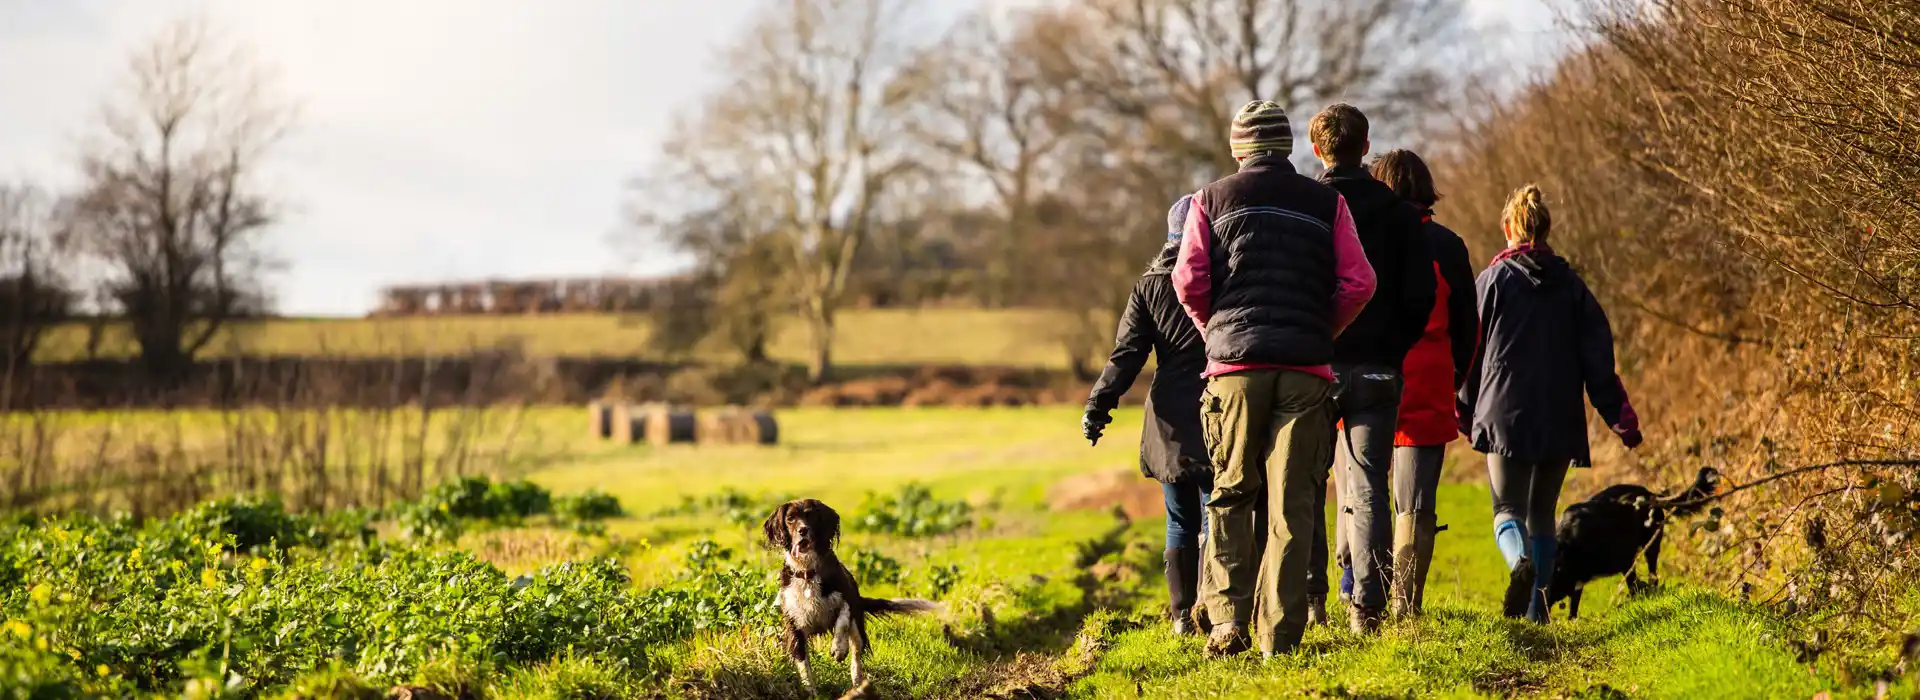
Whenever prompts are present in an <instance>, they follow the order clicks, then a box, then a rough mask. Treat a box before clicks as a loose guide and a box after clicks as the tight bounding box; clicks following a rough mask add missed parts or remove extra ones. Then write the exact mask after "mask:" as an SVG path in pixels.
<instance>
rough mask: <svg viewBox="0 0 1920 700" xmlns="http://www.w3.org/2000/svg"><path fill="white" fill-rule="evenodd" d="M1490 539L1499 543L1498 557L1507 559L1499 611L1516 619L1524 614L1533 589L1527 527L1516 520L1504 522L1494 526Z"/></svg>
mask: <svg viewBox="0 0 1920 700" xmlns="http://www.w3.org/2000/svg"><path fill="white" fill-rule="evenodd" d="M1493 541H1494V543H1495V544H1497V545H1499V546H1500V556H1502V557H1505V558H1506V560H1507V594H1506V596H1505V598H1504V600H1503V601H1502V604H1501V606H1500V609H1501V613H1502V614H1504V615H1506V616H1507V617H1515V618H1517V617H1520V616H1522V615H1525V614H1526V613H1527V603H1528V599H1530V598H1531V597H1532V596H1531V595H1530V593H1531V592H1532V590H1533V579H1534V566H1533V560H1531V559H1529V558H1528V557H1527V528H1526V526H1525V525H1522V524H1520V521H1518V520H1507V521H1503V522H1501V523H1500V524H1499V525H1496V526H1494V528H1493Z"/></svg>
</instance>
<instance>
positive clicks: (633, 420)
mask: <svg viewBox="0 0 1920 700" xmlns="http://www.w3.org/2000/svg"><path fill="white" fill-rule="evenodd" d="M608 420H609V422H610V423H611V425H612V428H611V432H610V433H609V435H608V437H611V438H612V439H613V441H614V442H617V443H620V444H622V445H631V444H633V443H636V442H639V441H640V439H641V437H642V436H644V435H646V429H645V427H644V425H643V421H644V420H645V416H644V414H643V413H642V411H641V410H640V409H639V407H637V406H634V405H632V404H627V403H618V404H614V406H613V411H612V415H611V416H610V417H609V419H608Z"/></svg>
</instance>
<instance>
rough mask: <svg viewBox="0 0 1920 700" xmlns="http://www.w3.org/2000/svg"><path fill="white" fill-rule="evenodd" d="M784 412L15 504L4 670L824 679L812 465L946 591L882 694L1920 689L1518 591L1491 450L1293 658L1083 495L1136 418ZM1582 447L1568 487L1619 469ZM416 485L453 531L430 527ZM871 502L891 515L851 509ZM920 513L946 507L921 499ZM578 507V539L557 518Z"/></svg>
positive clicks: (894, 550)
mask: <svg viewBox="0 0 1920 700" xmlns="http://www.w3.org/2000/svg"><path fill="white" fill-rule="evenodd" d="M782 418H783V421H784V425H783V428H785V430H784V431H783V434H784V435H786V436H790V439H789V440H788V441H787V442H786V443H785V444H783V445H781V446H778V447H771V448H761V447H744V446H738V447H735V446H728V447H706V448H694V447H687V448H679V447H676V448H670V449H655V448H648V447H596V448H589V449H582V450H581V451H580V452H579V457H578V459H577V460H575V461H574V462H572V463H570V464H567V465H564V466H560V467H556V468H551V469H546V470H542V471H538V472H535V473H531V474H528V475H526V478H525V479H524V480H507V481H490V480H483V479H474V480H459V481H454V482H450V483H446V484H442V485H440V486H438V487H436V488H434V489H431V490H430V492H429V493H428V494H427V495H426V496H424V497H423V498H421V499H419V500H417V501H413V502H409V503H407V504H403V505H400V506H395V507H393V508H389V509H386V510H385V511H380V512H349V511H336V512H329V513H324V514H302V513H289V512H287V511H286V510H285V509H282V508H279V507H278V506H277V505H276V504H274V503H273V502H271V501H260V500H250V499H228V500H223V501H217V502H213V503H208V504H203V505H202V506H199V507H196V508H194V509H192V510H189V511H186V512H183V513H181V514H179V515H176V516H173V517H169V518H164V519H155V520H149V521H146V522H134V521H131V520H124V519H121V520H115V519H94V518H85V517H72V518H59V519H51V520H28V521H17V522H14V523H12V524H10V525H8V526H7V527H5V529H4V531H0V618H4V622H0V689H3V690H0V697H72V696H98V695H107V696H154V697H178V696H183V695H184V696H189V697H257V696H283V697H381V696H384V695H385V694H386V693H387V692H388V691H389V689H390V688H393V687H394V686H401V685H404V686H411V687H416V688H423V689H431V690H435V691H437V692H441V693H444V694H447V695H449V696H451V697H460V698H482V697H485V698H522V697H544V698H600V697H693V698H753V697H766V698H775V697H779V698H786V697H798V696H801V695H802V691H801V687H800V685H799V678H798V675H797V674H796V673H795V671H794V669H793V668H792V665H791V664H790V663H789V662H788V661H787V660H786V659H785V656H784V653H783V652H781V650H780V646H779V640H778V635H777V627H778V624H777V617H776V614H775V611H774V609H773V607H772V603H773V598H774V590H773V586H774V572H775V571H777V569H778V561H779V559H778V553H776V552H773V551H771V550H769V549H767V548H766V547H765V546H764V545H763V544H762V542H761V538H762V536H761V534H760V531H759V521H760V519H761V518H764V517H765V513H766V512H767V510H770V509H771V507H772V506H773V505H774V504H777V503H779V502H781V501H783V500H786V499H788V498H792V497H794V496H801V497H811V498H819V499H821V500H823V501H825V502H827V503H828V504H829V505H833V506H834V507H836V508H837V509H839V510H840V511H841V512H842V514H843V517H845V518H846V520H847V522H848V524H849V526H848V527H847V528H846V532H845V533H844V534H843V537H842V540H841V542H840V545H839V551H840V553H841V556H842V558H843V559H844V560H845V561H846V563H847V564H848V566H849V567H851V568H852V569H853V570H854V571H855V574H856V576H858V577H859V579H860V583H861V586H862V591H863V593H865V594H867V595H872V596H885V597H895V596H909V595H910V596H917V597H927V598H931V599H934V600H937V601H939V602H941V603H942V605H943V608H944V610H942V611H941V612H940V613H938V614H935V615H931V616H924V617H908V618H889V619H885V620H878V621H875V622H874V623H873V625H872V636H873V639H874V652H873V655H872V656H871V657H870V659H869V661H870V666H869V668H870V671H871V675H872V677H873V679H874V687H873V691H874V692H875V693H876V694H877V695H878V696H880V697H952V698H977V697H1088V698H1135V697H1189V696H1199V697H1268V696H1276V695H1278V696H1295V695H1303V694H1304V695H1315V694H1317V695H1322V696H1335V697H1401V696H1408V695H1420V696H1443V697H1447V696H1451V697H1502V696H1513V695H1521V696H1548V697H1596V698H1614V697H1636V698H1639V697H1702V696H1711V697H1808V696H1811V695H1812V694H1814V693H1817V692H1821V691H1828V690H1831V691H1837V692H1838V695H1841V696H1860V697H1866V696H1871V695H1872V693H1873V690H1874V682H1875V681H1876V680H1878V679H1879V678H1887V679H1889V680H1892V681H1893V685H1892V686H1891V691H1892V692H1894V693H1895V694H1900V693H1907V694H1911V693H1912V692H1913V690H1914V686H1913V684H1912V682H1911V681H1908V680H1900V679H1898V678H1896V677H1893V676H1892V675H1890V674H1891V671H1892V669H1893V668H1894V663H1895V660H1894V659H1893V658H1891V656H1890V655H1886V654H1881V655H1879V656H1876V657H1873V658H1874V659H1877V660H1875V661H1872V662H1871V663H1866V664H1864V665H1863V664H1862V663H1861V662H1858V661H1857V660H1856V661H1851V662H1847V663H1844V664H1842V663H1839V662H1835V661H1833V660H1832V658H1833V657H1832V655H1828V656H1827V657H1823V658H1822V659H1821V660H1818V661H1812V662H1809V661H1807V660H1806V659H1805V657H1804V656H1803V654H1802V653H1801V652H1800V651H1799V648H1800V645H1799V642H1800V641H1801V640H1804V639H1806V638H1807V637H1808V634H1809V631H1808V630H1804V629H1801V628H1799V627H1797V626H1796V624H1795V623H1794V621H1793V620H1791V619H1788V618H1785V617H1782V616H1781V615H1779V614H1778V613H1776V612H1774V611H1772V610H1770V609H1768V608H1766V607H1763V606H1760V605H1758V604H1747V603H1741V602H1739V601H1736V600H1734V599H1731V598H1729V597H1728V596H1725V595H1723V594H1721V593H1719V592H1717V591H1713V590H1708V589H1704V588H1699V587H1695V586H1691V585H1689V584H1687V583H1686V582H1685V581H1682V580H1675V581H1671V582H1669V584H1668V585H1667V587H1666V588H1664V589H1662V590H1660V591H1658V592H1655V593H1653V594H1650V595H1645V596H1640V597H1635V598H1631V599H1629V598H1627V597H1626V596H1625V595H1624V594H1623V593H1620V592H1618V591H1617V590H1615V589H1614V586H1612V585H1611V584H1609V583H1604V582H1603V583H1602V584H1600V585H1596V586H1594V587H1592V588H1590V589H1589V592H1588V595H1587V601H1586V603H1585V605H1584V606H1583V608H1584V609H1583V613H1585V616H1584V617H1583V618H1582V619H1581V620H1579V621H1577V622H1573V623H1567V622H1565V621H1558V622H1556V623H1555V624H1553V625H1550V626H1547V627H1535V626H1531V625H1527V624H1524V623H1518V622H1513V621H1508V620H1504V619H1500V618H1499V617H1498V615H1497V614H1496V613H1495V606H1496V600H1495V594H1496V593H1497V592H1498V591H1499V589H1500V586H1501V583H1502V581H1503V580H1504V575H1503V572H1502V570H1501V569H1502V567H1501V563H1500V560H1499V555H1498V553H1497V552H1495V551H1494V549H1493V547H1492V546H1491V544H1490V543H1489V542H1488V541H1486V539H1487V538H1485V537H1484V536H1483V534H1484V533H1482V532H1480V530H1481V529H1482V528H1481V527H1480V525H1481V523H1482V522H1483V521H1484V519H1485V518H1486V510H1487V496H1486V492H1485V489H1484V488H1483V487H1481V486H1480V485H1478V484H1477V483H1473V482H1474V480H1473V479H1471V476H1472V475H1473V474H1475V473H1477V470H1476V469H1474V465H1473V464H1470V463H1468V461H1467V460H1464V459H1460V460H1456V463H1455V464H1453V465H1452V466H1451V467H1450V472H1452V473H1457V474H1459V475H1461V476H1462V477H1463V478H1462V479H1461V481H1463V482H1465V483H1457V484H1449V485H1447V486H1445V487H1444V488H1443V490H1442V494H1441V498H1442V502H1441V510H1440V512H1441V513H1442V519H1443V522H1446V523H1448V524H1449V525H1451V526H1452V527H1451V529H1450V530H1449V531H1447V532H1446V533H1445V534H1443V535H1442V536H1441V538H1440V542H1439V546H1438V552H1437V556H1436V560H1435V563H1434V565H1433V572H1432V575H1431V583H1430V585H1429V591H1428V596H1427V598H1428V608H1429V614H1428V615H1427V616H1426V617H1424V618H1422V619H1419V620H1416V621H1411V622H1402V623H1395V624H1392V625H1389V627H1388V628H1387V629H1386V631H1385V632H1384V633H1383V634H1382V635H1381V636H1379V637H1377V638H1366V639H1363V638H1360V637H1356V636H1354V635H1352V634H1350V633H1348V632H1346V631H1345V630H1344V629H1336V628H1318V629H1315V630H1312V631H1311V632H1310V633H1309V635H1308V638H1307V642H1306V648H1305V651H1304V652H1303V653H1301V654H1299V655H1296V656H1290V657H1285V658H1280V659H1275V660H1272V661H1267V662H1264V663H1263V662H1261V661H1259V660H1257V659H1254V658H1245V659H1236V660H1230V661H1209V660H1206V659H1205V658H1204V657H1203V655H1202V654H1201V650H1200V640H1199V639H1197V638H1176V637H1173V636H1171V635H1170V634H1169V633H1168V631H1167V624H1166V622H1165V618H1164V610H1163V606H1164V602H1163V601H1164V599H1165V592H1164V584H1163V583H1162V580H1161V577H1160V552H1159V548H1160V546H1161V539H1162V534H1161V529H1162V523H1161V520H1160V519H1159V518H1158V517H1151V516H1148V517H1141V518H1138V519H1130V518H1127V517H1125V516H1124V515H1123V514H1121V513H1118V512H1115V511H1113V510H1110V509H1109V508H1108V507H1106V506H1100V507H1096V508H1092V509H1085V510H1062V509H1059V507H1058V504H1059V503H1061V502H1063V500H1065V499H1063V498H1062V494H1064V493H1066V492H1068V491H1072V489H1073V488H1074V486H1073V485H1074V484H1078V483H1080V482H1082V481H1086V480H1082V479H1078V478H1077V477H1080V476H1083V475H1088V474H1095V473H1099V472H1106V471H1112V470H1130V469H1132V468H1133V467H1132V462H1133V456H1132V453H1131V445H1130V444H1129V440H1127V439H1126V436H1124V435H1116V436H1115V437H1116V438H1117V439H1114V440H1110V441H1102V444H1103V446H1101V447H1097V448H1089V447H1087V446H1086V445H1085V443H1084V442H1081V441H1079V440H1077V439H1076V438H1077V434H1076V432H1075V428H1076V427H1077V426H1076V425H1075V423H1074V420H1073V418H1074V416H1073V414H1072V412H1071V411H1068V410H1055V409H1017V410H991V411H977V410H947V409H922V410H897V409H896V410H874V411H826V410H821V411H798V412H794V413H792V414H790V415H783V416H782ZM1137 420H1138V414H1137V413H1134V414H1125V415H1123V416H1122V417H1121V422H1120V424H1119V425H1117V426H1116V433H1120V432H1124V431H1126V430H1127V429H1128V428H1129V427H1130V426H1129V425H1128V423H1129V421H1137ZM1573 478H1574V479H1575V481H1576V483H1574V484H1572V485H1570V487H1569V491H1570V492H1572V493H1585V492H1587V491H1591V490H1592V489H1593V488H1595V487H1596V486H1597V484H1589V483H1582V482H1580V480H1581V479H1583V478H1585V477H1584V475H1583V474H1575V475H1574V477H1573ZM1096 481H1097V480H1096ZM1126 483H1129V484H1131V485H1133V486H1135V487H1139V488H1142V489H1146V490H1148V491H1147V492H1148V493H1151V490H1153V489H1154V488H1155V487H1154V485H1153V484H1151V483H1150V482H1146V481H1144V480H1140V481H1131V480H1130V481H1128V482H1126ZM589 488H593V489H598V491H596V492H592V493H589V492H588V489H589ZM1108 488H1111V487H1108ZM1122 490H1124V489H1122ZM1080 495H1081V496H1084V495H1085V494H1084V493H1083V494H1080ZM1130 498H1131V496H1130V495H1129V493H1122V492H1118V491H1116V492H1114V493H1112V494H1108V495H1106V496H1103V497H1101V498H1094V499H1085V498H1077V499H1072V500H1081V501H1085V500H1092V501H1096V502H1101V503H1111V504H1119V503H1123V502H1127V501H1128V500H1129V499H1130ZM417 511H427V512H434V513H443V514H445V515H446V519H447V520H448V522H451V523H453V524H454V526H455V527H457V528H459V534H458V536H456V537H443V536H428V535H426V534H418V533H409V532H408V531H407V529H406V528H405V527H402V526H401V524H400V523H401V522H402V521H403V520H404V519H405V518H406V517H407V515H406V514H407V513H410V512H417ZM623 514H624V515H623ZM598 516H605V517H604V519H599V517H598ZM867 516H875V517H876V518H877V519H878V520H879V521H882V522H890V523H895V524H896V525H889V526H886V527H872V528H856V527H852V526H851V525H852V523H853V522H857V521H860V520H863V519H865V518H866V517H867ZM583 522H585V523H593V524H595V527H591V528H585V529H581V528H578V527H576V526H577V525H578V524H579V523H583ZM913 522H922V523H936V524H938V525H921V526H919V527H917V528H916V527H915V526H913V525H910V524H909V525H905V526H901V525H898V524H899V523H913ZM941 523H944V524H941ZM947 525H952V527H947ZM1670 534H1671V535H1673V536H1674V537H1690V536H1693V535H1691V534H1688V531H1687V529H1686V528H1685V527H1684V526H1676V527H1675V528H1674V529H1673V532H1672V533H1670ZM556 540H558V541H565V542H568V543H570V544H569V546H567V547H554V548H548V547H546V544H545V543H549V542H551V541H556ZM503 552H505V554H503ZM510 571H511V572H515V573H509V572H510ZM518 572H524V574H525V575H524V576H522V575H517V573H518ZM815 651H816V654H815V656H814V668H815V673H816V676H817V677H818V679H819V680H820V683H821V693H822V695H823V696H827V697H831V696H833V695H837V694H838V693H840V692H843V691H845V690H846V689H847V687H846V686H847V680H848V679H847V673H846V667H845V665H844V664H841V663H837V662H834V661H832V660H831V659H829V658H828V657H827V655H826V654H825V644H824V643H817V644H816V645H815ZM1902 696H1904V695H1902Z"/></svg>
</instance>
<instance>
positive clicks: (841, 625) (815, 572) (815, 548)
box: [761, 498, 939, 690]
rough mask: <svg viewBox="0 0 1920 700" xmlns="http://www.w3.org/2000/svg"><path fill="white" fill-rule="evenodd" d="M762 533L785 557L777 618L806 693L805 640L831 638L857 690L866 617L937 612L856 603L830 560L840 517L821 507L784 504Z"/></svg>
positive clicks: (894, 603) (907, 602)
mask: <svg viewBox="0 0 1920 700" xmlns="http://www.w3.org/2000/svg"><path fill="white" fill-rule="evenodd" d="M761 527H762V528H763V529H765V530H766V535H767V546H769V547H773V548H775V549H779V550H782V551H784V552H785V553H786V562H785V563H784V564H782V565H781V567H780V617H781V619H782V621H783V622H785V624H786V637H785V642H786V647H787V656H788V657H790V658H792V659H793V663H794V665H795V666H798V667H799V668H800V682H801V683H804V684H806V686H807V688H808V689H809V690H811V689H812V688H813V673H812V669H810V668H809V667H808V665H807V639H808V638H811V637H814V636H816V635H821V634H826V633H828V632H832V633H833V658H834V660H835V661H845V660H846V659H847V656H848V654H849V652H851V654H852V657H853V660H852V661H851V662H850V663H849V665H848V671H849V672H850V673H851V674H852V676H853V685H854V686H855V687H856V688H857V687H859V686H860V685H861V683H862V682H863V681H864V680H865V678H864V676H865V674H864V673H863V672H862V671H861V668H860V666H861V661H863V660H864V658H865V656H866V653H867V647H868V640H867V618H868V617H876V616H881V615H895V614H905V613H924V612H932V611H934V610H938V609H939V605H937V604H935V603H932V602H929V601H925V600H916V599H910V598H901V599H886V598H862V597H860V584H859V583H857V582H855V581H854V580H853V573H852V572H849V571H847V567H846V566H845V565H843V564H841V563H840V558H839V557H836V556H834V554H833V542H834V540H836V539H839V537H840V514H839V513H836V512H834V511H833V509H832V508H829V507H827V504H825V503H821V502H819V501H816V500H813V499H811V498H809V499H806V500H800V501H789V502H787V503H784V504H781V506H780V507H779V508H775V509H774V511H773V514H772V515H768V516H767V521H766V523H765V524H764V525H762V526H761Z"/></svg>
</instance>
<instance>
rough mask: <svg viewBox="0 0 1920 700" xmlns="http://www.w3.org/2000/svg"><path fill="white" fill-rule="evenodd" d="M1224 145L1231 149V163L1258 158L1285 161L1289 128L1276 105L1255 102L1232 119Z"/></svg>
mask: <svg viewBox="0 0 1920 700" xmlns="http://www.w3.org/2000/svg"><path fill="white" fill-rule="evenodd" d="M1227 142H1228V144H1230V145H1231V146H1232V147H1233V159H1234V160H1239V161H1245V160H1246V159H1248V158H1251V157H1253V156H1255V155H1260V154H1269V155H1275V156H1279V157H1281V158H1285V157H1287V156H1291V155H1293V124H1292V123H1290V122H1288V121H1287V111H1286V110H1284V109H1281V108H1280V105H1278V104H1276V103H1273V102H1270V101H1267V100H1255V101H1253V102H1248V103H1247V106H1245V107H1241V108H1240V111H1239V113H1237V114H1234V115H1233V127H1232V129H1231V130H1230V131H1229V132H1228V136H1227Z"/></svg>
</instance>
